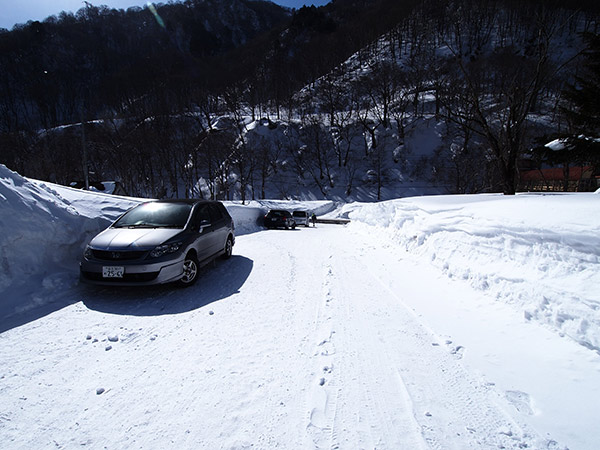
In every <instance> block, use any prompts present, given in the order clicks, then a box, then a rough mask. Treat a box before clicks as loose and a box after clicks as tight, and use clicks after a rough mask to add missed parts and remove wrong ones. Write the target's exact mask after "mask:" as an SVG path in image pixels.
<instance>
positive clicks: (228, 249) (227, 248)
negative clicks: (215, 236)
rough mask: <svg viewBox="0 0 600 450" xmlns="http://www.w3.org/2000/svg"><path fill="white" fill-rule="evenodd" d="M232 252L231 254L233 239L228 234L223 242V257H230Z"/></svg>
mask: <svg viewBox="0 0 600 450" xmlns="http://www.w3.org/2000/svg"><path fill="white" fill-rule="evenodd" d="M232 254H233V239H231V236H229V237H228V238H227V242H225V252H224V253H223V259H229V258H231V255H232Z"/></svg>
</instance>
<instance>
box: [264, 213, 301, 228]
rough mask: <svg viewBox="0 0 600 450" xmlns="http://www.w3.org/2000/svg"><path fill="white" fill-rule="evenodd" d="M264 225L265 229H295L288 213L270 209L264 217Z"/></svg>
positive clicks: (294, 224)
mask: <svg viewBox="0 0 600 450" xmlns="http://www.w3.org/2000/svg"><path fill="white" fill-rule="evenodd" d="M264 225H265V227H266V228H285V229H286V230H288V229H290V228H292V229H294V228H296V221H295V220H294V218H293V217H292V213H290V212H289V211H286V210H284V209H272V210H270V211H269V212H268V213H267V215H266V216H265V220H264Z"/></svg>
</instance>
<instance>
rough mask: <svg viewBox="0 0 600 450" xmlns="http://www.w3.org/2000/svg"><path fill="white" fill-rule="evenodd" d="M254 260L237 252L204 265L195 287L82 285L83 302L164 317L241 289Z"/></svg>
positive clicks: (105, 309) (94, 307)
mask: <svg viewBox="0 0 600 450" xmlns="http://www.w3.org/2000/svg"><path fill="white" fill-rule="evenodd" d="M252 266H253V262H252V260H251V259H248V258H246V257H244V256H238V255H233V256H232V257H231V259H229V260H227V261H221V260H219V261H216V262H214V263H210V264H208V265H207V266H205V267H203V268H202V269H201V271H200V274H199V278H198V281H197V282H196V284H194V285H193V286H190V287H188V288H181V287H178V286H176V285H174V284H168V285H158V286H144V287H141V286H140V287H126V286H122V287H119V286H115V287H112V286H89V285H82V286H81V290H82V294H83V296H82V301H83V304H84V305H85V306H86V307H88V308H89V309H91V310H94V311H99V312H104V313H110V314H124V315H132V316H160V315H163V314H180V313H185V312H188V311H193V310H195V309H198V308H202V307H203V306H206V305H209V304H210V303H213V302H216V301H218V300H223V299H225V298H228V297H230V296H231V295H233V294H236V293H238V292H239V290H240V288H241V287H242V286H243V285H244V283H245V282H246V280H247V279H248V277H249V276H250V273H251V272H252Z"/></svg>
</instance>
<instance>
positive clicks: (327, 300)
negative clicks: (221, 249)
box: [0, 166, 600, 449]
mask: <svg viewBox="0 0 600 450" xmlns="http://www.w3.org/2000/svg"><path fill="white" fill-rule="evenodd" d="M137 201H139V199H127V198H118V197H111V196H107V195H103V194H91V193H86V192H81V191H76V190H72V189H69V188H63V187H59V186H56V185H51V184H47V183H41V182H35V181H31V180H27V179H24V178H22V177H20V176H19V175H18V174H16V173H14V172H11V171H10V170H8V169H6V168H5V167H3V166H0V230H1V233H0V265H1V272H0V330H1V333H0V442H2V447H4V448H11V449H12V448H75V447H78V448H80V447H82V446H84V447H86V448H134V447H135V448H144V449H148V448H151V449H154V448H156V449H158V448H166V447H179V448H206V449H243V448H261V449H271V448H285V449H296V448H303V449H304V448H307V449H312V448H314V449H321V448H323V449H324V448H327V449H331V448H340V449H359V448H364V449H375V448H377V449H385V448H387V449H400V448H406V449H409V448H410V449H418V448H440V449H441V448H444V449H446V448H454V449H465V448H466V449H468V448H472V449H479V448H525V447H526V448H535V449H541V448H551V449H555V448H570V449H595V448H598V447H599V446H600V427H598V417H600V295H599V294H598V288H597V287H598V286H600V250H599V249H600V246H599V245H598V244H599V239H600V238H599V237H598V236H599V235H600V233H599V231H600V226H599V225H598V224H600V195H597V194H572V195H518V196H515V197H504V196H501V195H479V196H437V197H420V198H409V199H402V200H395V201H390V202H384V203H378V204H349V205H344V206H342V207H340V208H337V207H336V206H335V205H333V204H332V203H330V202H301V203H293V204H286V203H285V202H253V203H252V204H251V205H247V206H242V205H239V204H227V207H228V209H229V210H230V212H231V213H232V215H233V216H234V219H235V220H236V223H237V231H238V239H237V242H236V246H235V248H234V257H232V258H231V259H230V260H227V261H219V262H218V263H217V264H215V265H214V266H211V267H208V268H206V269H205V270H204V271H203V273H202V277H201V279H200V280H199V282H198V284H196V285H195V286H193V287H191V288H189V289H175V288H172V287H169V286H163V287H154V288H145V289H129V288H127V289H114V288H96V287H90V286H84V285H80V284H79V283H78V281H77V276H78V273H77V271H78V266H77V263H78V258H79V254H80V252H81V250H82V249H83V247H84V245H85V243H86V241H87V239H88V238H89V237H91V236H92V235H93V234H94V233H95V232H96V231H97V230H98V229H101V228H103V227H104V226H106V224H108V223H109V221H110V220H112V219H113V218H115V217H116V216H117V215H118V214H120V213H121V212H122V211H124V210H125V209H127V208H128V207H130V206H131V205H133V204H135V203H136V202H137ZM273 205H277V206H283V207H288V208H306V209H310V210H316V211H317V213H318V214H319V215H323V214H327V215H330V216H336V217H347V218H350V219H352V222H351V224H350V225H347V226H339V225H324V224H319V225H318V226H317V227H316V228H299V229H296V230H294V231H292V230H287V231H286V230H269V231H262V230H261V229H260V227H259V226H258V222H257V219H258V218H259V217H260V215H261V214H262V212H263V211H264V210H265V209H266V208H269V207H272V206H273Z"/></svg>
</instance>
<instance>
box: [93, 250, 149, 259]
mask: <svg viewBox="0 0 600 450" xmlns="http://www.w3.org/2000/svg"><path fill="white" fill-rule="evenodd" d="M92 254H93V255H94V258H96V259H100V260H102V261H131V260H133V259H140V258H142V257H143V256H144V255H145V254H146V252H145V251H139V250H138V251H116V252H114V251H108V250H92Z"/></svg>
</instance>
